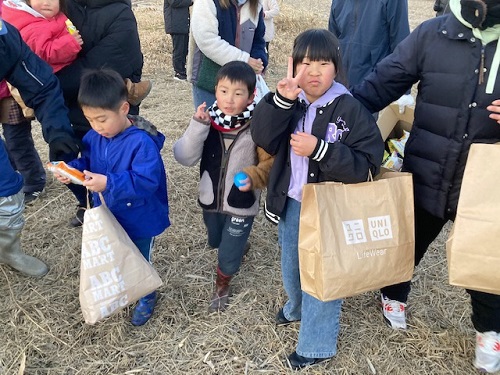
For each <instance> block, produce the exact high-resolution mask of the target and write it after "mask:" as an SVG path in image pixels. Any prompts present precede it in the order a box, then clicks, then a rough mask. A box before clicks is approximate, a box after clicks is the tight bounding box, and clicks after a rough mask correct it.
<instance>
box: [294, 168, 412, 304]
mask: <svg viewBox="0 0 500 375" xmlns="http://www.w3.org/2000/svg"><path fill="white" fill-rule="evenodd" d="M413 215H414V212H413V182H412V177H411V174H409V173H400V172H386V173H384V174H383V175H382V176H380V177H379V178H378V179H377V180H375V181H370V182H364V183H359V184H341V183H335V182H325V183H318V184H307V185H305V186H304V191H303V196H302V206H301V212H300V229H299V264H300V280H301V285H302V290H303V291H305V292H307V293H308V294H310V295H312V296H314V297H316V298H318V299H319V300H321V301H331V300H335V299H338V298H344V297H348V296H353V295H356V294H359V293H362V292H366V291H369V290H374V289H378V288H381V287H383V286H387V285H392V284H396V283H399V282H403V281H408V280H410V279H411V277H412V275H413V267H414V246H415V235H414V216H413Z"/></svg>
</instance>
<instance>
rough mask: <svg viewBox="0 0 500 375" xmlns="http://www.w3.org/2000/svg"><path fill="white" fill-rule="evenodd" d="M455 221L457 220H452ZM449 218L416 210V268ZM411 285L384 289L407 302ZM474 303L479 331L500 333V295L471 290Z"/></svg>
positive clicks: (386, 292) (388, 294)
mask: <svg viewBox="0 0 500 375" xmlns="http://www.w3.org/2000/svg"><path fill="white" fill-rule="evenodd" d="M450 219H451V220H453V219H454V218H450ZM448 220H449V219H440V218H438V217H436V216H433V215H431V214H430V213H429V212H427V211H425V210H423V209H421V208H419V207H415V266H417V265H418V264H419V263H420V261H421V260H422V258H423V256H424V255H425V252H426V251H427V248H428V247H429V245H430V244H431V243H432V241H434V240H435V239H436V237H437V236H438V234H439V232H441V229H442V228H443V226H444V225H445V224H446V223H447V222H448ZM410 289H411V282H410V281H408V282H404V283H401V284H395V285H390V286H387V287H384V288H382V289H381V291H382V293H383V294H384V295H385V296H386V297H387V298H389V299H393V300H396V301H401V302H406V301H407V300H408V294H409V293H410ZM467 293H469V295H470V297H471V304H472V318H471V319H472V324H473V325H474V328H475V329H476V330H477V331H479V332H487V331H495V332H500V318H499V317H500V296H499V295H496V294H490V293H484V292H478V291H475V290H469V289H467Z"/></svg>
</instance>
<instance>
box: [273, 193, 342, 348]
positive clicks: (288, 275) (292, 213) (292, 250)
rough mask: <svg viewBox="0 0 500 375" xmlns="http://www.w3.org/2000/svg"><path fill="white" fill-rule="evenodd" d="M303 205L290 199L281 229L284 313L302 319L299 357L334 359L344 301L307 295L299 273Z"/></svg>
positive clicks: (290, 318) (281, 221)
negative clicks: (324, 299)
mask: <svg viewBox="0 0 500 375" xmlns="http://www.w3.org/2000/svg"><path fill="white" fill-rule="evenodd" d="M299 220H300V202H297V201H296V200H294V199H292V198H287V201H286V206H285V209H284V211H283V213H282V215H281V219H280V222H279V226H278V242H279V245H280V247H281V273H282V277H283V286H284V288H285V292H286V294H287V296H288V301H287V302H286V303H285V306H284V307H283V314H284V315H285V318H287V319H288V320H292V321H293V320H301V323H300V330H299V342H298V345H297V349H296V352H297V354H299V355H301V356H304V357H310V358H330V357H333V356H334V355H335V354H336V353H337V337H338V334H339V329H340V310H341V306H342V300H335V301H330V302H322V301H320V300H318V299H316V298H314V297H312V296H311V295H309V294H307V293H305V292H303V291H302V290H301V288H300V273H299V250H298V242H299Z"/></svg>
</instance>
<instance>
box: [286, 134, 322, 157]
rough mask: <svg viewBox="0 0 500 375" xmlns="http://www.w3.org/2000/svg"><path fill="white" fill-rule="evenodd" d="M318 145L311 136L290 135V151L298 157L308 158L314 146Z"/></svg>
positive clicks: (316, 140)
mask: <svg viewBox="0 0 500 375" xmlns="http://www.w3.org/2000/svg"><path fill="white" fill-rule="evenodd" d="M317 143H318V138H316V137H315V136H314V135H312V134H308V133H303V132H297V133H296V134H292V139H290V146H292V151H293V152H295V155H298V156H307V157H309V156H310V155H311V154H312V153H313V151H314V149H315V148H316V145H317Z"/></svg>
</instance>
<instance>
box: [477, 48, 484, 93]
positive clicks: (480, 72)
mask: <svg viewBox="0 0 500 375" xmlns="http://www.w3.org/2000/svg"><path fill="white" fill-rule="evenodd" d="M483 82H484V46H483V47H482V48H481V63H480V65H479V82H478V84H479V85H480V84H482V83H483Z"/></svg>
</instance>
